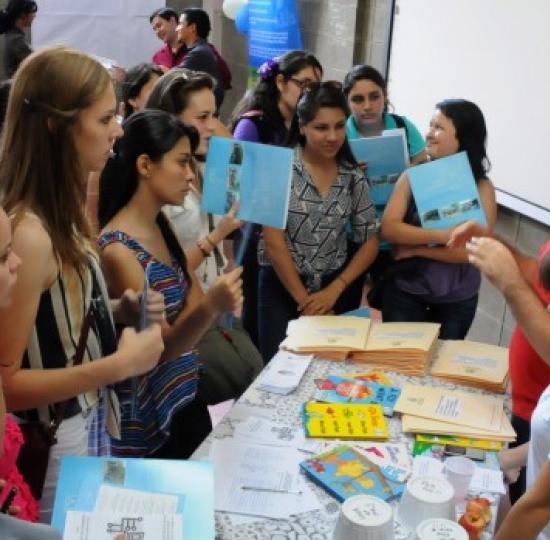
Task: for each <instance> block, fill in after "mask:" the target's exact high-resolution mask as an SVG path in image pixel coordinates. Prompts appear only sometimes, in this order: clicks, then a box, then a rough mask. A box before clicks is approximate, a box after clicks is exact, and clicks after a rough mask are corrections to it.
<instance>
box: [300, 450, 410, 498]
mask: <svg viewBox="0 0 550 540" xmlns="http://www.w3.org/2000/svg"><path fill="white" fill-rule="evenodd" d="M300 467H301V468H302V469H303V470H304V471H305V473H306V474H307V475H308V476H309V477H310V478H311V479H312V480H313V481H314V482H316V483H317V484H319V485H320V486H321V487H323V488H324V489H326V490H327V491H328V492H329V493H330V494H331V495H332V496H333V497H336V499H338V500H339V501H340V502H343V501H345V500H346V499H347V498H348V497H352V496H353V495H373V496H374V497H377V498H379V499H382V500H384V501H390V500H393V499H396V498H398V497H400V496H401V494H402V493H403V490H404V488H405V484H404V483H403V482H397V481H395V480H394V478H392V476H391V475H390V474H388V473H387V472H386V471H385V470H383V469H382V468H380V467H379V466H378V465H376V464H375V463H374V462H373V461H371V460H370V459H368V458H367V457H366V456H365V455H363V454H361V453H359V452H358V451H357V450H355V449H354V448H352V447H350V446H338V447H337V448H333V449H332V450H329V451H328V452H325V453H323V454H319V455H318V456H315V457H313V458H311V459H307V460H306V461H303V462H302V463H300Z"/></svg>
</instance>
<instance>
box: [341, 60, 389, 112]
mask: <svg viewBox="0 0 550 540" xmlns="http://www.w3.org/2000/svg"><path fill="white" fill-rule="evenodd" d="M365 80H366V81H372V82H373V83H374V84H375V85H376V86H379V87H380V88H381V89H382V92H383V93H384V112H388V105H389V103H388V84H387V82H386V79H385V78H384V76H383V75H382V73H380V72H379V71H378V70H377V69H376V68H373V67H372V66H368V65H366V64H360V65H357V66H353V67H352V68H351V70H350V71H348V72H347V73H346V76H345V77H344V86H343V90H344V95H345V96H346V98H348V97H349V93H350V92H351V89H352V88H353V87H354V85H355V83H356V82H358V81H365Z"/></svg>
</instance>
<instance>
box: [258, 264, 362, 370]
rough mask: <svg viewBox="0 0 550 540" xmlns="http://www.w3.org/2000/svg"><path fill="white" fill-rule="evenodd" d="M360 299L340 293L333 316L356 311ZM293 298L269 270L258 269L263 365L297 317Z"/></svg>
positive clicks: (326, 280) (353, 293)
mask: <svg viewBox="0 0 550 540" xmlns="http://www.w3.org/2000/svg"><path fill="white" fill-rule="evenodd" d="M340 272H341V270H338V271H336V272H334V273H332V274H330V275H327V276H325V277H324V278H323V280H322V286H323V287H325V286H327V285H328V284H329V283H330V282H331V281H332V280H333V279H334V278H335V277H336V276H337V275H338V274H340ZM360 303H361V296H360V295H359V296H358V295H357V294H356V291H354V290H351V291H349V290H346V291H344V292H343V293H342V294H341V295H340V297H339V298H338V301H337V302H336V304H335V305H334V308H333V309H334V313H336V314H337V315H339V314H341V313H345V312H346V311H351V310H352V309H357V308H358V307H359V305H360ZM300 315H301V314H300V312H299V311H298V306H297V304H296V302H295V301H294V298H292V296H291V295H290V293H289V292H288V291H287V290H286V288H285V286H284V285H283V284H282V283H281V281H280V280H279V277H278V276H277V274H276V272H275V270H273V268H272V267H271V266H261V267H260V276H259V285H258V329H259V338H260V353H261V354H262V358H263V359H264V362H265V363H267V362H269V360H271V358H273V356H274V355H275V353H276V352H277V351H278V349H279V344H280V343H281V341H283V339H284V338H285V336H286V327H287V325H288V322H289V321H291V320H292V319H297V318H298V317H299V316H300Z"/></svg>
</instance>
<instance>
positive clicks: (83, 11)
mask: <svg viewBox="0 0 550 540" xmlns="http://www.w3.org/2000/svg"><path fill="white" fill-rule="evenodd" d="M163 5H165V2H159V1H158V0H78V2H75V1H74V0H41V2H40V5H39V10H38V14H37V16H36V19H35V21H34V23H33V26H32V46H33V48H35V49H36V48H38V47H42V46H44V45H51V44H54V43H64V44H66V45H70V46H72V47H75V48H77V49H80V50H82V51H85V52H87V53H89V54H94V55H97V56H101V57H105V58H109V59H112V60H114V61H115V63H116V64H117V65H119V66H121V67H125V68H128V67H131V66H133V65H135V64H138V63H139V62H149V61H151V58H152V56H153V54H154V52H155V51H156V50H157V49H159V48H160V47H161V46H162V43H161V42H160V41H159V40H158V38H157V37H156V35H155V34H154V32H153V31H152V29H151V25H150V24H149V16H150V15H151V13H152V12H153V11H154V10H155V9H158V8H159V7H162V6H163Z"/></svg>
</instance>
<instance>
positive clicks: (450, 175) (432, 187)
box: [407, 152, 487, 229]
mask: <svg viewBox="0 0 550 540" xmlns="http://www.w3.org/2000/svg"><path fill="white" fill-rule="evenodd" d="M407 174H408V176H409V182H410V185H411V191H412V194H413V197H414V201H415V203H416V207H417V209H418V216H419V218H420V222H421V223H422V227H424V228H426V229H446V228H449V227H454V226H455V225H458V224H459V223H462V222H463V221H467V220H469V219H472V220H474V221H477V222H479V223H481V224H482V225H486V224H487V219H486V217H485V213H484V211H483V207H482V205H481V199H480V197H479V192H478V190H477V186H476V182H475V179H474V175H473V173H472V169H471V167H470V163H469V161H468V156H467V155H466V152H459V153H458V154H453V155H452V156H448V157H444V158H439V159H436V160H434V161H430V162H428V163H423V164H422V165H416V166H415V167H411V168H410V169H408V171H407Z"/></svg>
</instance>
